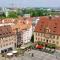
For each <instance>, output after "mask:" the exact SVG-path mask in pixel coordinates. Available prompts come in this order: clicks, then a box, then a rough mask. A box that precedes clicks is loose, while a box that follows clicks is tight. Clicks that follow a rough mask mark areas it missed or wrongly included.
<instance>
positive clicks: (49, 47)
mask: <svg viewBox="0 0 60 60" xmlns="http://www.w3.org/2000/svg"><path fill="white" fill-rule="evenodd" d="M30 48H32V49H36V50H40V51H43V52H46V53H50V54H52V53H54V52H55V49H56V45H54V44H49V43H48V44H47V45H45V43H44V42H40V41H38V42H36V43H35V44H34V45H31V46H30Z"/></svg>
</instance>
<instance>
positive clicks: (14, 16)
mask: <svg viewBox="0 0 60 60" xmlns="http://www.w3.org/2000/svg"><path fill="white" fill-rule="evenodd" d="M8 17H9V18H17V17H18V15H17V13H16V12H14V11H10V12H9V15H8Z"/></svg>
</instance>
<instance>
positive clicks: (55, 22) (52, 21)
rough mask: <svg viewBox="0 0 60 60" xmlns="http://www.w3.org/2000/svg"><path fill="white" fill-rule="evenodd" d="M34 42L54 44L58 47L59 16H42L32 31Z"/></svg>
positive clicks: (59, 44) (59, 41) (59, 42)
mask: <svg viewBox="0 0 60 60" xmlns="http://www.w3.org/2000/svg"><path fill="white" fill-rule="evenodd" d="M34 41H35V42H36V41H42V42H47V41H48V43H51V44H56V46H58V47H60V16H58V17H57V16H54V17H53V16H42V17H40V20H39V22H38V23H37V25H36V27H35V31H34Z"/></svg>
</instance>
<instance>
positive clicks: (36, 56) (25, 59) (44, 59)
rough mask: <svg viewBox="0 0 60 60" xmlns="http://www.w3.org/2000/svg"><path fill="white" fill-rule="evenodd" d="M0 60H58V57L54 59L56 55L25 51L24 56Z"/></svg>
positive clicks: (0, 59)
mask: <svg viewBox="0 0 60 60" xmlns="http://www.w3.org/2000/svg"><path fill="white" fill-rule="evenodd" d="M32 53H33V57H32ZM0 60H60V58H59V57H56V54H54V55H52V54H49V53H45V52H42V51H37V50H31V51H29V52H28V51H26V52H25V53H24V56H21V55H20V56H18V57H12V58H11V59H8V58H6V59H5V58H2V57H0Z"/></svg>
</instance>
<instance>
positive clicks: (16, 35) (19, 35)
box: [0, 18, 32, 53]
mask: <svg viewBox="0 0 60 60" xmlns="http://www.w3.org/2000/svg"><path fill="white" fill-rule="evenodd" d="M10 21H11V22H10ZM31 21H32V20H31V18H27V19H25V18H17V19H3V20H0V22H1V23H0V53H3V52H7V51H9V50H13V49H15V47H20V46H21V45H23V44H26V43H28V42H30V40H31V36H32V22H31Z"/></svg>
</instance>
